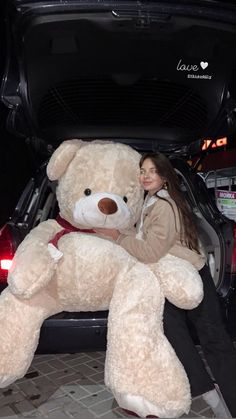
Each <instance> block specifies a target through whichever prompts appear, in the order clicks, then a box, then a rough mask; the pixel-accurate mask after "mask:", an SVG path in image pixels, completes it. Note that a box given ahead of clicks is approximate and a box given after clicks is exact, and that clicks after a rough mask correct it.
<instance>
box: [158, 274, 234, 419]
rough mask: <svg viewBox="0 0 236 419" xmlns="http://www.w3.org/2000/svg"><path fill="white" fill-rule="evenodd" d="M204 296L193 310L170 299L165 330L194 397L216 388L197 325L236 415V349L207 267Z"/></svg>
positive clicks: (212, 370)
mask: <svg viewBox="0 0 236 419" xmlns="http://www.w3.org/2000/svg"><path fill="white" fill-rule="evenodd" d="M199 274H200V275H201V278H202V281H203V288H204V298H203V301H202V302H201V304H200V305H199V306H198V307H197V308H195V309H193V310H181V309H179V308H177V307H175V306H174V305H172V304H171V303H169V302H168V301H166V303H165V310H164V332H165V335H166V337H167V338H168V340H169V342H170V343H171V345H172V346H173V348H174V350H175V352H176V354H177V356H178V358H179V359H180V361H181V362H182V364H183V366H184V368H185V371H186V373H187V376H188V379H189V382H190V387H191V392H192V396H193V397H195V396H198V395H200V394H203V393H205V392H207V391H210V390H212V389H214V383H213V381H212V380H211V378H210V376H209V374H208V372H207V370H206V369H205V366H204V363H203V361H202V359H201V357H200V355H199V353H198V351H197V349H196V347H195V344H194V342H193V339H192V337H191V335H190V332H189V327H188V324H189V321H190V323H192V324H193V325H194V327H195V330H196V332H197V335H198V339H199V341H200V345H201V348H202V351H203V353H204V357H205V358H206V360H207V363H208V365H209V367H210V369H211V372H212V374H213V376H214V378H215V381H216V383H217V384H218V386H219V388H220V391H221V393H222V395H223V397H224V400H225V402H226V404H227V406H228V408H229V410H230V413H231V414H232V416H233V417H236V350H235V348H234V346H233V343H232V341H231V339H230V337H229V335H228V333H227V332H226V330H225V326H224V323H223V319H222V315H221V311H220V306H219V301H218V296H217V293H216V289H215V285H214V282H213V279H212V277H211V275H210V272H209V269H208V267H207V266H204V268H203V269H201V271H200V272H199Z"/></svg>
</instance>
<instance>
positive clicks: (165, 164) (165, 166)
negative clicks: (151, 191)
mask: <svg viewBox="0 0 236 419" xmlns="http://www.w3.org/2000/svg"><path fill="white" fill-rule="evenodd" d="M146 159H150V160H151V161H152V162H153V164H154V166H155V168H156V170H157V173H158V174H159V176H161V178H163V180H164V181H165V183H166V186H167V190H168V193H169V195H170V197H171V198H172V199H173V200H174V201H175V203H176V206H177V209H178V212H179V217H180V240H181V243H183V244H185V245H186V246H187V247H188V248H189V249H192V250H196V251H197V252H198V253H199V246H198V235H197V229H196V225H195V223H194V220H193V214H192V212H191V210H190V208H189V206H188V204H187V201H186V199H185V197H184V195H183V193H182V191H181V188H180V182H179V178H178V175H177V173H176V172H175V170H174V168H173V166H172V164H171V163H170V161H169V159H168V158H167V157H166V156H165V155H164V154H162V153H145V154H144V155H143V156H142V157H141V159H140V162H139V167H140V168H141V167H142V165H143V162H144V160H146ZM162 199H165V198H162ZM166 201H167V200H166Z"/></svg>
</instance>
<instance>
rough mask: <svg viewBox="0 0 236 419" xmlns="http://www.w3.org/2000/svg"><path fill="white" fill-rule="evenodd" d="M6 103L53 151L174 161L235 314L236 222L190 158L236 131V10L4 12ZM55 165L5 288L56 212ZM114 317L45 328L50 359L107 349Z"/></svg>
mask: <svg viewBox="0 0 236 419" xmlns="http://www.w3.org/2000/svg"><path fill="white" fill-rule="evenodd" d="M6 23H7V25H6V27H7V41H8V48H7V52H8V53H7V62H6V69H5V74H4V77H3V82H2V89H1V98H2V101H3V103H4V104H5V105H6V106H7V107H8V108H9V116H8V120H7V128H8V129H10V130H11V131H14V132H15V134H16V135H19V136H21V137H22V138H23V139H24V138H28V141H29V142H30V143H31V145H32V148H33V149H34V150H35V152H38V151H39V150H42V151H43V153H44V154H45V155H48V156H49V155H50V153H51V152H52V151H53V150H54V149H55V147H57V145H58V144H59V143H60V142H61V141H63V140H64V139H69V138H83V139H84V140H87V141H91V140H92V139H94V138H100V139H103V140H110V139H112V140H113V141H119V142H123V143H127V144H130V145H131V146H133V147H134V148H136V149H137V150H139V151H140V152H142V151H147V150H159V151H162V152H165V153H167V154H168V155H169V156H170V158H171V161H172V163H173V165H174V167H175V169H176V171H177V173H178V175H179V177H180V179H181V184H182V189H183V191H184V193H185V195H186V197H187V199H188V202H189V204H190V205H191V207H192V209H193V211H194V214H195V217H196V221H197V225H198V229H199V235H200V238H201V241H202V244H203V248H204V251H205V254H206V257H207V260H208V263H209V266H210V269H211V272H212V275H213V278H214V282H215V284H216V288H217V291H218V293H219V297H220V300H221V302H222V307H223V310H224V313H225V315H226V317H227V314H228V312H229V304H230V299H231V296H232V295H233V291H234V288H235V280H236V224H235V222H234V221H233V220H230V219H228V218H226V217H225V216H224V215H222V214H221V212H220V211H219V210H218V208H217V206H216V204H215V201H214V199H213V197H212V196H211V194H209V191H208V189H207V186H206V184H205V182H204V179H203V177H202V176H201V175H200V174H199V173H197V171H196V170H195V169H194V167H190V166H189V165H188V163H187V159H188V158H189V157H190V156H192V155H194V154H196V153H199V151H200V149H201V145H202V143H203V140H204V138H206V137H210V138H212V140H213V141H214V140H215V139H217V138H219V137H221V136H224V135H227V134H228V133H230V132H233V131H234V130H235V127H236V120H235V108H236V106H235V104H236V86H235V81H234V80H235V76H236V57H235V53H234V49H235V44H236V6H235V5H234V2H230V1H229V2H227V3H225V2H221V1H209V0H198V1H185V0H182V1H174V0H172V1H165V2H159V1H155V2H154V1H153V2H152V1H150V2H142V1H139V2H134V1H109V2H107V1H95V0H94V1H76V0H73V1H67V2H62V1H59V0H58V1H57V0H51V1H34V2H32V1H29V0H28V1H27V0H24V1H23V0H8V2H7V4H6ZM45 167H46V162H45V163H44V164H43V165H42V167H40V168H39V170H38V172H37V173H36V175H35V176H34V177H32V178H31V179H30V180H29V182H28V184H27V186H26V188H25V190H24V191H23V193H22V196H21V198H20V200H19V202H18V204H17V206H16V209H15V212H14V214H13V215H12V217H11V219H10V220H9V222H8V223H7V224H6V225H5V226H4V227H3V228H2V230H1V232H0V267H1V268H0V283H1V288H2V289H3V288H4V287H5V286H6V278H7V269H8V263H10V260H11V259H12V257H13V255H14V252H15V250H16V248H17V246H18V245H19V243H20V242H21V241H22V240H23V238H24V237H25V235H26V234H27V233H28V232H29V231H30V230H31V229H32V228H33V227H35V226H36V225H37V224H38V223H40V222H42V221H43V220H46V219H48V218H53V217H55V216H56V215H57V212H58V207H57V202H56V198H55V187H56V184H55V182H50V181H49V180H48V179H47V177H46V173H45ZM106 323H107V312H96V313H60V314H58V315H56V316H53V317H51V318H50V319H48V320H46V321H45V322H44V325H43V328H42V333H41V338H40V345H39V348H38V350H39V351H41V352H55V351H58V352H59V351H78V350H86V349H102V348H104V347H105V344H106Z"/></svg>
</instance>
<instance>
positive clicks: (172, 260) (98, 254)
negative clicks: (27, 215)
mask: <svg viewBox="0 0 236 419" xmlns="http://www.w3.org/2000/svg"><path fill="white" fill-rule="evenodd" d="M139 159H140V154H139V153H138V152H137V151H135V150H133V149H132V148H131V147H129V146H127V145H123V144H119V143H112V142H99V141H91V142H83V141H80V140H67V141H64V142H63V143H62V144H61V145H60V146H59V147H58V149H57V150H56V151H55V152H54V153H53V155H52V156H51V159H50V161H49V164H48V166H47V174H48V177H49V178H50V179H51V180H58V186H57V199H58V203H59V209H60V215H59V218H58V220H53V219H52V220H47V221H45V222H42V223H41V224H39V225H38V226H37V227H36V228H34V229H33V230H32V231H31V232H30V233H29V234H28V235H27V236H26V238H25V239H24V240H23V242H22V243H21V244H20V246H19V247H18V249H17V251H16V254H15V257H14V259H13V265H12V268H11V271H10V273H9V277H8V287H7V288H6V289H5V290H4V292H3V293H2V294H1V296H0V322H1V330H0V354H1V356H0V387H5V386H7V385H9V384H10V383H12V382H13V381H15V380H16V379H18V378H20V377H22V376H24V374H25V373H26V371H27V369H28V367H29V366H30V363H31V361H32V358H33V356H34V352H35V350H36V347H37V344H38V338H39V333H40V327H41V325H42V323H43V321H44V319H45V318H47V317H49V316H51V315H53V314H55V313H58V312H61V311H97V310H105V309H109V317H108V335H107V342H108V343H107V352H106V362H105V383H106V384H107V386H108V387H109V388H110V389H111V391H112V392H113V394H114V397H115V398H116V400H117V402H118V404H119V405H120V406H121V407H123V408H126V409H129V410H132V411H134V412H136V413H137V414H138V415H140V416H141V417H146V416H148V415H156V416H158V417H163V418H165V417H178V416H180V415H181V414H183V413H187V412H188V410H189V407H190V403H191V397H190V390H189V383H188V380H187V377H186V374H185V371H184V369H183V367H182V365H181V363H180V362H179V360H178V358H177V357H176V354H175V352H174V350H173V349H172V347H171V346H170V344H169V343H168V341H167V339H166V338H165V336H164V334H163V326H162V315H163V305H164V299H165V297H167V298H168V299H169V301H171V302H172V303H173V304H175V305H177V306H178V307H181V308H186V309H191V308H193V307H196V306H197V305H198V304H199V303H200V301H201V298H202V283H201V279H200V277H199V275H198V273H197V271H196V270H195V269H194V268H193V267H192V266H191V265H190V264H189V263H188V262H186V261H184V260H180V259H178V258H176V257H174V256H170V255H166V256H165V257H163V258H162V259H161V260H160V261H159V262H158V263H156V264H152V265H150V266H148V265H145V264H143V263H140V262H138V261H137V260H136V259H135V258H134V257H132V256H131V255H129V254H128V253H127V252H126V251H125V250H124V249H122V248H121V247H120V246H119V245H117V244H116V243H114V242H112V241H110V240H107V239H105V238H100V237H98V236H97V235H96V234H94V233H92V234H91V233H90V230H92V229H93V228H95V227H107V228H109V227H113V228H117V229H119V230H122V231H129V229H131V228H132V227H133V226H134V224H135V223H136V221H137V219H138V217H139V215H140V211H141V206H142V200H143V192H142V190H141V188H140V186H139V182H138V172H139ZM71 226H73V229H74V230H76V229H78V231H71V230H72V228H71ZM79 229H82V230H83V231H79ZM65 233H67V234H65ZM183 344H184V342H183Z"/></svg>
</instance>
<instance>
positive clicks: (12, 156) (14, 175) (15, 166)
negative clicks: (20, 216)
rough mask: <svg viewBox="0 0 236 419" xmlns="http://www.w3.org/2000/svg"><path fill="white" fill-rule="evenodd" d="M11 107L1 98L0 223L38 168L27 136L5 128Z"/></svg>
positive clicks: (0, 2) (1, 64)
mask: <svg viewBox="0 0 236 419" xmlns="http://www.w3.org/2000/svg"><path fill="white" fill-rule="evenodd" d="M5 3H6V2H5V1H4V0H0V83H1V81H2V75H3V71H4V68H5V64H6V63H5V58H6V38H5V19H4V10H5ZM7 115H8V109H7V108H6V106H5V105H4V104H3V103H2V102H1V101H0V227H1V226H2V225H3V224H4V222H5V221H6V220H7V219H8V217H9V216H10V214H11V213H12V211H13V209H14V207H15V205H16V203H17V200H18V199H19V197H20V194H21V192H22V190H23V188H24V186H25V184H26V182H27V180H28V179H29V177H30V176H31V174H32V173H33V172H34V170H35V164H34V161H33V159H32V156H31V153H30V149H29V146H28V144H27V140H25V139H22V138H17V137H16V136H14V135H13V134H11V133H9V132H7V130H6V120H7Z"/></svg>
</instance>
